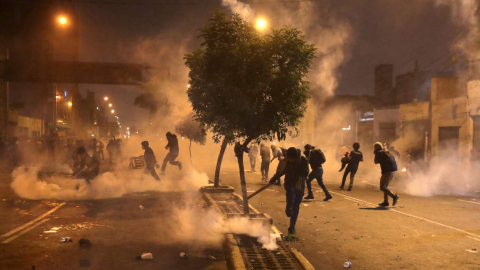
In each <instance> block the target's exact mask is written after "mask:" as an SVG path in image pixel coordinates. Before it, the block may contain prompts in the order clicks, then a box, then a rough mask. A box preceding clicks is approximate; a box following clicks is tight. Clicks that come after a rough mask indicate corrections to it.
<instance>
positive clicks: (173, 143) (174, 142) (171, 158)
mask: <svg viewBox="0 0 480 270" xmlns="http://www.w3.org/2000/svg"><path fill="white" fill-rule="evenodd" d="M166 136H167V141H168V144H167V146H165V149H168V150H169V152H168V154H167V155H166V156H165V158H164V159H163V164H162V174H165V169H166V167H167V163H170V164H171V165H176V166H178V169H179V170H182V163H181V162H180V161H175V159H176V158H177V157H178V153H179V151H180V149H179V147H178V139H177V135H175V134H172V133H170V132H167V134H166Z"/></svg>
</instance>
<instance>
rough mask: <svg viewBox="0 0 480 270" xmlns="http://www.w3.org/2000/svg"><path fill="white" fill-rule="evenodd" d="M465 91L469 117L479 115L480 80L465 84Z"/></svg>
mask: <svg viewBox="0 0 480 270" xmlns="http://www.w3.org/2000/svg"><path fill="white" fill-rule="evenodd" d="M467 91H468V111H469V112H470V115H472V116H476V115H480V80H475V81H469V82H468V83H467Z"/></svg>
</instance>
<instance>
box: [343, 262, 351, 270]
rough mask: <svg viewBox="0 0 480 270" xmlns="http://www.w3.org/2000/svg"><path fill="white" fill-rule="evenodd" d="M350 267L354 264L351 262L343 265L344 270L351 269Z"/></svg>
mask: <svg viewBox="0 0 480 270" xmlns="http://www.w3.org/2000/svg"><path fill="white" fill-rule="evenodd" d="M350 267H352V263H351V262H345V263H344V264H343V268H345V269H346V268H350Z"/></svg>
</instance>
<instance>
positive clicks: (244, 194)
mask: <svg viewBox="0 0 480 270" xmlns="http://www.w3.org/2000/svg"><path fill="white" fill-rule="evenodd" d="M251 141H252V139H250V138H248V139H247V140H246V141H245V142H244V143H243V144H242V146H241V148H240V149H239V152H238V153H235V154H236V156H237V160H238V169H239V171H240V184H241V185H242V197H243V214H244V215H247V216H248V215H249V214H250V207H249V206H248V195H247V183H246V181H245V167H244V165H243V153H244V149H245V147H247V145H248V144H249V143H250V142H251Z"/></svg>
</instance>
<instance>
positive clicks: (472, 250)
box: [465, 248, 478, 253]
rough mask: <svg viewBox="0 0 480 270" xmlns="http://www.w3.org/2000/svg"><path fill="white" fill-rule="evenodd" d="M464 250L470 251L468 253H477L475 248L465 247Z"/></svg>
mask: <svg viewBox="0 0 480 270" xmlns="http://www.w3.org/2000/svg"><path fill="white" fill-rule="evenodd" d="M465 251H466V252H470V253H477V252H478V251H477V249H476V248H472V249H466V250H465Z"/></svg>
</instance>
